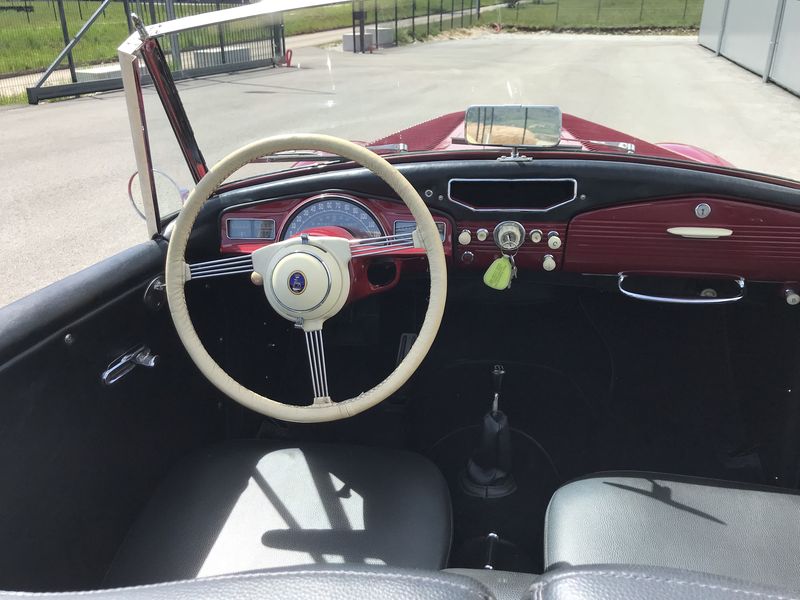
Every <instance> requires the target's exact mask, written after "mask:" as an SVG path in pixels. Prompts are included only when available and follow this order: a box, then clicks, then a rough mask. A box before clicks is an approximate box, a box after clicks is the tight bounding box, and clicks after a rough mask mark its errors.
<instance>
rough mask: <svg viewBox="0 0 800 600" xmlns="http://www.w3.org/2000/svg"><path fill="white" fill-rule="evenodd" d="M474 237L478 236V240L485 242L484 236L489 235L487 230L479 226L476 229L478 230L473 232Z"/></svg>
mask: <svg viewBox="0 0 800 600" xmlns="http://www.w3.org/2000/svg"><path fill="white" fill-rule="evenodd" d="M475 237H477V238H478V241H479V242H485V241H486V238H488V237H489V230H488V229H484V228H483V227H481V228H480V229H478V231H476V232H475Z"/></svg>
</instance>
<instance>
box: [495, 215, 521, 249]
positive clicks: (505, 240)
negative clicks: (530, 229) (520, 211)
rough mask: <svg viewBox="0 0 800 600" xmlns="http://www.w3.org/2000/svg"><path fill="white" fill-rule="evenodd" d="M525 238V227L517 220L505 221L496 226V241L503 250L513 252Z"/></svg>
mask: <svg viewBox="0 0 800 600" xmlns="http://www.w3.org/2000/svg"><path fill="white" fill-rule="evenodd" d="M524 240H525V228H524V227H523V226H522V225H521V224H520V223H517V222H516V221H503V222H502V223H498V224H497V227H495V228H494V243H495V244H497V247H498V248H500V249H501V250H505V251H507V252H512V251H514V250H516V249H517V248H519V247H520V246H521V245H522V242H523V241H524Z"/></svg>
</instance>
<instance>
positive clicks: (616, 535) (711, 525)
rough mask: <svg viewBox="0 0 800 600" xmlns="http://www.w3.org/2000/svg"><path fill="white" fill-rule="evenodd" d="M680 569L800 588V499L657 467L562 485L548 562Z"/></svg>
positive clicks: (549, 533)
mask: <svg viewBox="0 0 800 600" xmlns="http://www.w3.org/2000/svg"><path fill="white" fill-rule="evenodd" d="M593 564H628V565H646V566H653V567H671V568H679V569H689V570H693V571H702V572H705V573H711V574H715V575H721V576H728V577H734V578H739V579H745V580H748V581H752V582H757V583H761V584H765V585H780V586H788V587H792V588H795V589H800V496H798V495H797V494H795V493H791V492H784V491H782V490H780V489H777V488H768V487H748V486H743V485H739V484H735V483H728V482H724V481H717V480H708V479H699V478H691V477H678V476H671V475H662V474H655V473H636V474H624V473H610V474H607V475H595V476H592V477H589V478H586V479H581V480H578V481H573V482H572V483H569V484H567V485H565V486H564V487H562V488H561V489H559V490H558V491H557V492H556V493H555V495H554V496H553V498H552V500H551V501H550V506H549V507H548V509H547V516H546V523H545V567H546V568H547V569H553V568H555V567H559V566H578V565H593Z"/></svg>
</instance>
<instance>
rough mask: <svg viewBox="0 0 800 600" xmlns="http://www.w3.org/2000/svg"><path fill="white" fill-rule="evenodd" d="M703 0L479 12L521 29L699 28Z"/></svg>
mask: <svg viewBox="0 0 800 600" xmlns="http://www.w3.org/2000/svg"><path fill="white" fill-rule="evenodd" d="M702 13H703V0H560V1H559V2H555V1H553V0H549V1H548V0H542V2H541V3H537V2H534V3H527V4H518V5H517V6H516V7H515V8H504V9H501V11H500V12H498V13H487V14H486V15H485V16H484V15H482V17H483V18H482V23H483V24H487V23H491V22H500V23H502V24H503V25H508V26H514V27H518V28H520V29H609V28H617V27H619V28H627V27H698V26H699V25H700V17H701V15H702Z"/></svg>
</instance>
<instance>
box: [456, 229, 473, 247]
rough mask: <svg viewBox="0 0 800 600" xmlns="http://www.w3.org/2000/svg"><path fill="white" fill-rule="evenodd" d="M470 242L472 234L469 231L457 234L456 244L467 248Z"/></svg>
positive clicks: (465, 230)
mask: <svg viewBox="0 0 800 600" xmlns="http://www.w3.org/2000/svg"><path fill="white" fill-rule="evenodd" d="M471 241H472V234H471V233H470V232H469V229H464V230H463V231H462V232H461V233H459V234H458V243H459V244H461V245H462V246H468V245H469V243H470V242H471Z"/></svg>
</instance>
